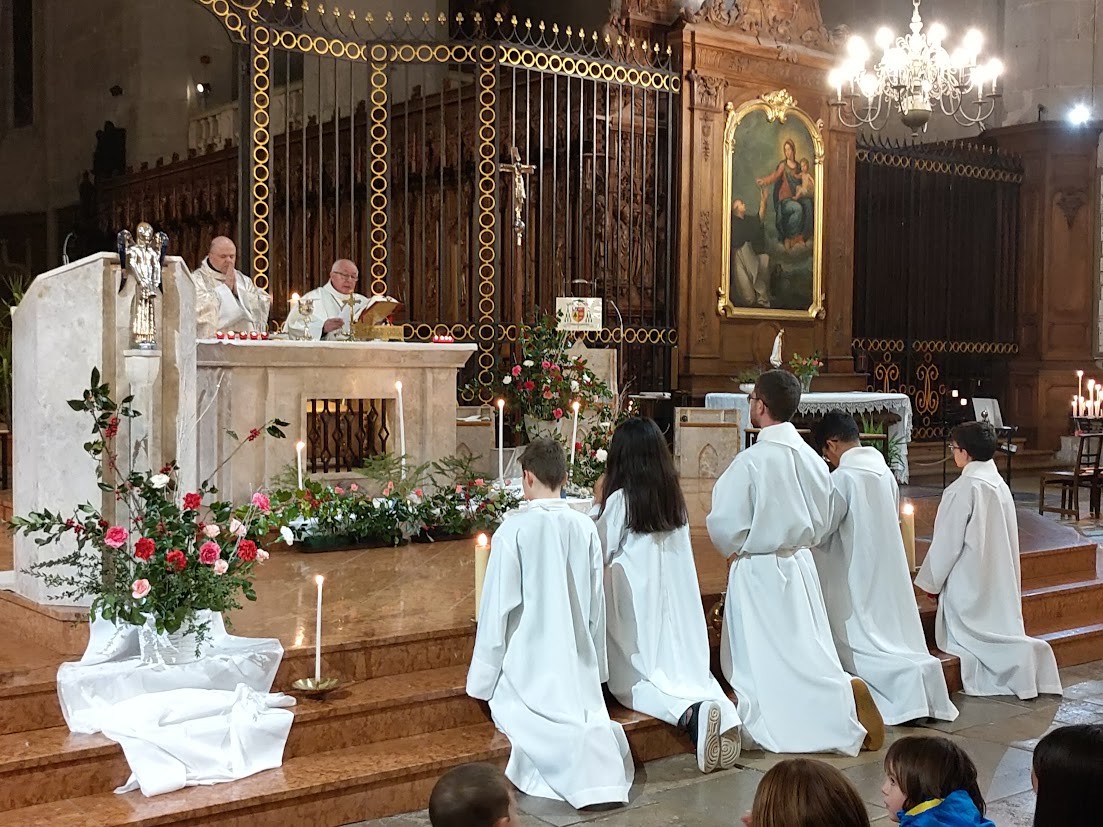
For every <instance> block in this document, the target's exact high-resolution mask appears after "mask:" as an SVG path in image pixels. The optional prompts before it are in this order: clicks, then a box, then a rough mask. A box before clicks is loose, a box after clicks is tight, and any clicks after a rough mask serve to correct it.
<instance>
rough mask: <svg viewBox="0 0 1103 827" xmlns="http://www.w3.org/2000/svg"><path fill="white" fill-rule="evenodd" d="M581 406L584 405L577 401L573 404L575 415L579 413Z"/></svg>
mask: <svg viewBox="0 0 1103 827" xmlns="http://www.w3.org/2000/svg"><path fill="white" fill-rule="evenodd" d="M581 404H582V403H581V402H579V401H578V400H577V399H576V400H575V401H574V402H572V403H571V407H572V408H574V412H575V413H578V408H579V406H580V405H581Z"/></svg>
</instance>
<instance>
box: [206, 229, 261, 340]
mask: <svg viewBox="0 0 1103 827" xmlns="http://www.w3.org/2000/svg"><path fill="white" fill-rule="evenodd" d="M236 261H237V247H236V246H234V242H232V241H230V239H228V238H226V236H221V235H220V236H218V237H217V238H215V239H214V240H212V241H211V246H210V249H209V250H208V252H207V257H206V258H205V259H203V262H202V263H201V264H200V265H199V266H198V267H196V268H195V269H194V270H192V274H191V277H192V283H193V284H194V285H195V317H196V327H197V331H196V335H197V336H198V337H199V338H200V339H210V338H211V337H213V336H214V334H215V332H216V331H219V330H224V331H227V332H232V333H263V332H264V331H266V330H268V314H269V312H270V311H271V309H272V297H271V296H270V295H268V293H267V292H266V291H264V290H261V289H260V288H259V287H257V286H256V285H255V284H253V280H252V279H250V278H248V277H247V276H246V275H245V274H244V273H242V272H241V271H240V270H237V269H235V268H234V264H235V262H236Z"/></svg>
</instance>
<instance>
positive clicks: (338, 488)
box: [333, 485, 345, 494]
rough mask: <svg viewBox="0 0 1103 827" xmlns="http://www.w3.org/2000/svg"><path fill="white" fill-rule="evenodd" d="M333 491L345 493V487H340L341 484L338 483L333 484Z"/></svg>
mask: <svg viewBox="0 0 1103 827" xmlns="http://www.w3.org/2000/svg"><path fill="white" fill-rule="evenodd" d="M333 493H334V494H344V493H345V489H344V488H342V487H341V486H339V485H335V486H333Z"/></svg>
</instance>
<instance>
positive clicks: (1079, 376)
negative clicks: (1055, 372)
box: [1076, 370, 1084, 379]
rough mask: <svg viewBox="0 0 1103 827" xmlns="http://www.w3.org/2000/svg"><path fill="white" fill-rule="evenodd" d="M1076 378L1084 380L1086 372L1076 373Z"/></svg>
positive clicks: (1079, 371)
mask: <svg viewBox="0 0 1103 827" xmlns="http://www.w3.org/2000/svg"><path fill="white" fill-rule="evenodd" d="M1076 378H1077V379H1083V378H1084V371H1082V370H1078V371H1076Z"/></svg>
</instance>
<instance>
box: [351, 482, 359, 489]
mask: <svg viewBox="0 0 1103 827" xmlns="http://www.w3.org/2000/svg"><path fill="white" fill-rule="evenodd" d="M359 490H360V486H359V485H357V484H356V483H353V484H352V485H350V486H349V491H359Z"/></svg>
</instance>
